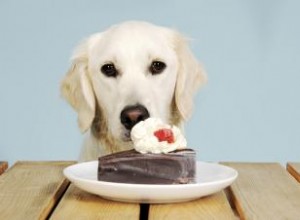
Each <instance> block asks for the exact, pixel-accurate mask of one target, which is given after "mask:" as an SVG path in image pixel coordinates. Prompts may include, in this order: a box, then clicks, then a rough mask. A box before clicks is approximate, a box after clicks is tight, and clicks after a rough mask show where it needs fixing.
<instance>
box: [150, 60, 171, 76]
mask: <svg viewBox="0 0 300 220" xmlns="http://www.w3.org/2000/svg"><path fill="white" fill-rule="evenodd" d="M166 66H167V65H166V64H165V63H164V62H161V61H153V62H152V63H151V66H150V68H149V70H150V72H151V73H152V74H153V75H155V74H159V73H161V72H162V71H164V69H165V68H166Z"/></svg>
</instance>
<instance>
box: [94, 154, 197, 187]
mask: <svg viewBox="0 0 300 220" xmlns="http://www.w3.org/2000/svg"><path fill="white" fill-rule="evenodd" d="M195 167H196V162H195V152H194V151H193V150H192V149H183V150H176V151H173V152H170V153H167V154H150V153H148V154H141V153H139V152H137V151H135V150H129V151H122V152H119V153H115V154H110V155H107V156H104V157H100V158H99V165H98V180H101V181H108V182H118V183H135V184H186V183H193V182H195Z"/></svg>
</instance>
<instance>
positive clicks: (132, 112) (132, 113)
mask: <svg viewBox="0 0 300 220" xmlns="http://www.w3.org/2000/svg"><path fill="white" fill-rule="evenodd" d="M120 118H121V123H122V124H123V125H124V127H125V128H126V129H128V130H131V128H132V127H133V126H134V125H135V124H137V123H138V122H140V121H143V120H145V119H147V118H149V112H148V110H147V109H146V108H145V107H144V106H142V105H131V106H127V107H125V108H124V109H123V111H122V112H121V117H120Z"/></svg>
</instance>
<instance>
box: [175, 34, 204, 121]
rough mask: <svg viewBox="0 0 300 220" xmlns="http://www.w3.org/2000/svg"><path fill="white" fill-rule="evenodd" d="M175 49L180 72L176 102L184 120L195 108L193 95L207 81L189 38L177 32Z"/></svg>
mask: <svg viewBox="0 0 300 220" xmlns="http://www.w3.org/2000/svg"><path fill="white" fill-rule="evenodd" d="M175 41H176V42H175V47H176V48H175V50H176V53H177V56H178V63H179V67H178V73H177V81H176V87H175V104H176V106H177V109H178V110H179V113H180V116H181V118H182V119H183V120H187V119H188V118H189V117H190V116H191V114H192V110H193V96H194V94H195V92H196V91H197V89H198V88H199V87H201V86H202V85H204V84H205V83H206V81H207V77H206V73H205V71H204V69H203V67H202V66H201V65H200V64H199V63H198V61H197V60H196V58H195V57H194V56H193V54H192V52H191V50H190V48H189V46H188V43H187V40H186V39H185V38H184V37H183V36H181V35H180V34H179V33H176V40H175Z"/></svg>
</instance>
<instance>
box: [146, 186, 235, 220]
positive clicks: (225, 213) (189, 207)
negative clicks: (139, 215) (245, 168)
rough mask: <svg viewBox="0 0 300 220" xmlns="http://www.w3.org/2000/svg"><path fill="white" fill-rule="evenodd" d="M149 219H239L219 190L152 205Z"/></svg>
mask: <svg viewBox="0 0 300 220" xmlns="http://www.w3.org/2000/svg"><path fill="white" fill-rule="evenodd" d="M149 219H150V220H157V219H172V220H173V219H179V220H181V219H191V220H192V219H197V220H198V219H237V217H236V216H235V215H234V212H233V211H232V209H231V207H230V204H229V202H228V200H227V198H226V195H225V193H224V192H223V191H222V192H219V193H216V194H213V195H211V196H207V197H204V198H200V199H198V200H194V201H190V202H185V203H174V204H159V205H150V208H149Z"/></svg>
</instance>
